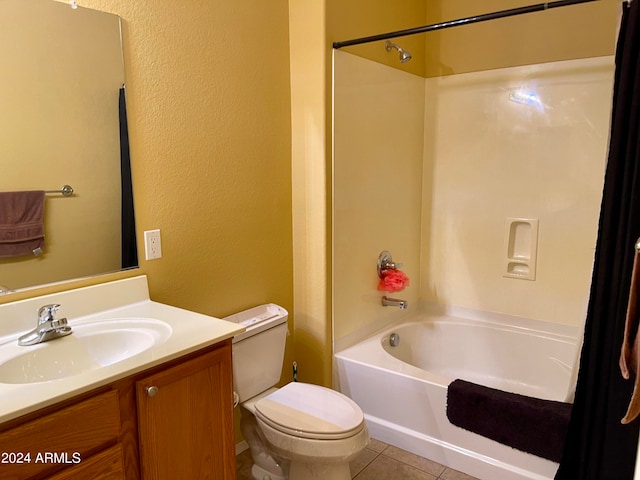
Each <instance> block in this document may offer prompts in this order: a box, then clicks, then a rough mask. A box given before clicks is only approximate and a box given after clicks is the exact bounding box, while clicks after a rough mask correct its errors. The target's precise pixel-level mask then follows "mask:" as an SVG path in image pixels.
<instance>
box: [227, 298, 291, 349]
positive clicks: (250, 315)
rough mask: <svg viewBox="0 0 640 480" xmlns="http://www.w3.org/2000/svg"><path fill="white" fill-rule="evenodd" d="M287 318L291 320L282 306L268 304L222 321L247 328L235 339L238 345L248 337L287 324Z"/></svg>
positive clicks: (235, 314) (234, 341)
mask: <svg viewBox="0 0 640 480" xmlns="http://www.w3.org/2000/svg"><path fill="white" fill-rule="evenodd" d="M287 318H289V312H287V311H286V310H285V309H284V308H282V307H281V306H280V305H276V304H275V303H266V304H264V305H258V306H257V307H253V308H250V309H248V310H243V311H241V312H238V313H234V314H233V315H229V316H227V317H224V318H223V319H222V320H226V321H228V322H233V323H238V324H240V325H243V326H245V327H247V329H246V330H245V331H244V332H242V333H240V334H238V335H236V336H235V337H233V343H237V342H239V341H241V340H244V339H245V338H247V337H251V336H252V335H255V334H256V333H260V332H262V331H264V330H268V329H270V328H273V327H276V326H278V325H280V324H282V323H284V322H286V321H287Z"/></svg>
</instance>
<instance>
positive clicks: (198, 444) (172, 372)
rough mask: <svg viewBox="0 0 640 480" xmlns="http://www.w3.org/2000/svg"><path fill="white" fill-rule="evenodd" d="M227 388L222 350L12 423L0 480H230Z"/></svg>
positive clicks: (1, 433)
mask: <svg viewBox="0 0 640 480" xmlns="http://www.w3.org/2000/svg"><path fill="white" fill-rule="evenodd" d="M151 387H154V388H151ZM232 388H233V386H232V378H231V340H225V341H223V342H221V343H219V344H217V345H215V346H213V347H209V348H206V349H203V350H201V351H199V352H195V353H193V354H190V355H188V356H185V357H182V358H180V359H176V360H174V361H171V362H168V363H166V364H163V365H159V366H157V367H154V368H152V369H149V370H146V371H144V372H141V373H138V374H135V375H133V376H131V377H127V378H124V379H121V380H118V381H117V382H115V383H113V384H112V385H109V386H106V387H101V388H99V389H98V390H96V391H94V392H90V393H88V394H83V395H81V396H79V397H77V398H74V399H71V400H68V401H65V402H64V403H62V404H60V405H55V406H51V407H47V408H46V409H43V410H42V411H40V412H34V413H32V414H28V415H26V416H24V417H21V418H19V419H15V420H11V421H9V422H7V423H5V424H2V425H0V455H5V457H4V459H5V461H4V462H3V461H2V460H3V458H2V457H0V478H2V479H3V480H39V479H44V478H46V479H50V480H72V479H80V480H84V479H89V478H90V479H92V480H94V479H104V480H107V479H109V480H139V479H142V480H149V479H163V480H164V479H174V478H185V479H186V478H188V479H216V480H218V479H220V480H234V479H235V478H236V466H235V441H234V429H233V390H232ZM9 452H11V453H12V454H16V455H18V454H22V455H23V457H22V460H23V462H22V463H18V462H17V460H18V458H17V456H16V455H12V456H11V457H10V456H9ZM27 453H28V454H29V461H28V462H25V461H24V454H27Z"/></svg>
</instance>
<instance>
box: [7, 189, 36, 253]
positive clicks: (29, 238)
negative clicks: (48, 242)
mask: <svg viewBox="0 0 640 480" xmlns="http://www.w3.org/2000/svg"><path fill="white" fill-rule="evenodd" d="M43 248H44V191H43V190H36V191H27V192H0V258H1V257H19V256H22V255H28V254H34V255H40V254H41V253H42V249H43Z"/></svg>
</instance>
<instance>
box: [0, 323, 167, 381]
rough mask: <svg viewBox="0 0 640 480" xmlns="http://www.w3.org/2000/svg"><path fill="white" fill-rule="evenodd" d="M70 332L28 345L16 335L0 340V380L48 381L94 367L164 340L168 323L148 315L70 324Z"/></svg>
mask: <svg viewBox="0 0 640 480" xmlns="http://www.w3.org/2000/svg"><path fill="white" fill-rule="evenodd" d="M70 325H71V327H72V328H73V333H71V335H67V336H65V337H61V338H56V339H53V340H49V341H47V342H44V343H40V344H37V345H32V346H28V347H21V346H18V340H17V337H16V338H15V339H11V340H9V341H5V342H3V343H2V344H0V383H5V384H25V383H38V382H49V381H53V380H59V379H62V378H67V377H70V376H73V375H78V374H82V373H85V372H88V371H91V370H97V369H99V368H102V367H106V366H108V365H113V364H114V363H118V362H121V361H123V360H126V359H128V358H131V357H133V356H135V355H138V354H140V353H142V352H144V351H146V350H148V349H150V348H151V347H154V346H157V345H160V344H162V343H164V342H165V341H166V340H167V339H168V338H169V337H170V336H171V332H172V329H171V326H170V325H169V324H167V323H165V322H163V321H161V320H155V319H148V318H117V319H108V320H99V321H93V322H87V323H80V324H73V323H70Z"/></svg>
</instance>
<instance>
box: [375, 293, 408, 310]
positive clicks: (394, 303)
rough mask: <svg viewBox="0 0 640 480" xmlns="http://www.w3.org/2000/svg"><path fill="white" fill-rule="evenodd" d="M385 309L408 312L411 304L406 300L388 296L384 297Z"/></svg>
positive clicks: (383, 304)
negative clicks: (392, 308) (397, 309)
mask: <svg viewBox="0 0 640 480" xmlns="http://www.w3.org/2000/svg"><path fill="white" fill-rule="evenodd" d="M382 306H383V307H398V308H400V310H406V309H407V307H408V306H409V302H407V301H406V300H398V299H397V298H389V297H387V296H386V295H385V296H383V297H382Z"/></svg>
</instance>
